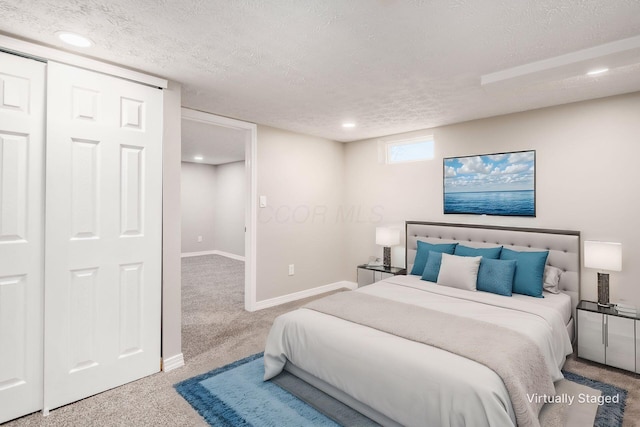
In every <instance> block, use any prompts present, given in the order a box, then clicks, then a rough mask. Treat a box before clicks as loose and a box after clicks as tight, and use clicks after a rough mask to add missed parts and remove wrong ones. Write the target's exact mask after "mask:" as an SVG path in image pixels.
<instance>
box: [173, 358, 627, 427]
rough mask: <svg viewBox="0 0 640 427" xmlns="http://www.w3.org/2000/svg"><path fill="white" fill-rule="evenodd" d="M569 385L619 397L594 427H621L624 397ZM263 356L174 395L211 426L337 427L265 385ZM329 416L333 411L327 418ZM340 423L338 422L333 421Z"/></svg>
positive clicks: (601, 410) (605, 387) (605, 388)
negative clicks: (182, 399) (184, 401)
mask: <svg viewBox="0 0 640 427" xmlns="http://www.w3.org/2000/svg"><path fill="white" fill-rule="evenodd" d="M563 373H564V376H565V378H566V379H567V380H569V381H573V382H575V383H578V384H582V385H585V386H588V387H591V388H594V389H597V390H600V391H601V392H602V394H603V396H611V397H614V396H619V402H618V403H604V404H603V405H600V406H599V407H598V412H597V414H596V419H595V422H594V427H621V426H622V418H623V416H624V408H625V402H626V399H627V391H626V390H623V389H621V388H618V387H615V386H612V385H610V384H605V383H602V382H599V381H595V380H592V379H589V378H585V377H583V376H580V375H577V374H574V373H572V372H566V371H564V372H563ZM263 376H264V362H263V359H262V353H258V354H254V355H253V356H249V357H247V358H244V359H242V360H238V361H237V362H234V363H231V364H230V365H227V366H223V367H222V368H218V369H215V370H213V371H211V372H207V373H206V374H203V375H199V376H197V377H193V378H190V379H188V380H185V381H182V382H181V383H178V384H176V385H175V388H176V390H177V391H178V393H180V394H181V395H182V397H184V398H185V400H186V401H187V402H189V403H190V404H191V406H193V407H194V409H195V410H196V411H198V413H199V414H200V415H202V417H204V419H205V420H206V421H207V422H208V423H209V424H210V425H212V426H216V427H217V426H230V427H232V426H233V427H235V426H255V427H262V426H274V427H275V426H278V427H289V426H320V427H324V426H327V427H339V425H340V424H338V423H336V422H335V421H334V420H332V419H331V418H329V417H327V416H326V415H324V414H322V413H321V412H319V411H318V410H316V409H314V408H313V407H311V406H309V405H308V404H307V403H306V402H304V401H303V400H301V399H299V398H297V397H295V396H294V395H292V394H291V393H289V392H288V391H286V390H284V389H283V388H281V387H279V386H278V385H277V384H275V383H274V382H271V381H263V380H262V378H263ZM327 413H328V414H329V415H331V414H332V412H331V411H329V412H327ZM335 418H336V419H340V417H335Z"/></svg>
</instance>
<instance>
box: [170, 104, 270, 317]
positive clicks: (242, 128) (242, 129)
mask: <svg viewBox="0 0 640 427" xmlns="http://www.w3.org/2000/svg"><path fill="white" fill-rule="evenodd" d="M182 123H183V134H185V132H189V130H190V129H200V131H202V132H203V134H204V135H207V134H209V135H216V134H217V135H219V136H221V137H228V138H229V139H228V141H227V142H223V143H222V144H216V143H215V141H214V140H212V139H207V138H202V141H201V142H199V143H198V144H194V145H195V146H197V147H196V148H194V150H195V149H198V150H202V151H201V152H199V153H196V152H195V151H185V150H191V147H190V144H189V142H188V141H187V140H186V139H185V138H183V161H184V160H188V161H190V162H192V163H193V162H206V161H207V156H212V157H218V160H217V162H218V163H219V164H223V163H225V162H226V164H227V166H225V167H224V168H223V167H220V169H221V170H222V169H226V170H225V174H227V175H233V174H235V175H237V170H238V167H239V166H244V178H245V179H244V187H243V194H241V195H240V197H241V198H242V199H243V200H244V212H243V218H244V228H243V229H242V225H241V232H243V233H244V242H243V243H244V244H243V245H238V244H237V234H236V235H232V234H233V233H230V234H229V233H227V235H226V236H225V239H226V240H225V243H224V245H225V246H224V248H227V249H226V250H225V249H221V250H220V252H224V253H225V255H230V256H233V255H238V259H242V257H244V308H245V310H247V311H254V310H255V303H256V297H255V295H256V290H255V286H256V282H255V271H256V268H255V263H256V257H255V254H256V238H255V234H256V216H257V215H256V213H257V206H256V199H257V197H256V173H255V168H256V139H257V127H256V125H255V124H253V123H248V122H243V121H240V120H235V119H229V118H226V117H221V116H216V115H214V114H210V113H206V112H202V111H197V110H192V109H189V108H182ZM238 146H241V147H240V149H239V147H238ZM216 148H218V149H219V150H218V152H217V153H216ZM234 151H235V152H236V154H235V157H233V152H234ZM238 152H243V154H244V158H243V159H238V156H237V153H238ZM207 153H210V154H207ZM185 156H187V157H190V158H187V157H185ZM196 156H198V157H199V158H200V157H201V159H196V158H195V157H196ZM225 156H227V157H225ZM225 159H226V160H225ZM211 162H212V163H214V161H213V160H211ZM234 169H235V171H234ZM227 190H228V189H227ZM227 192H228V191H227ZM236 195H237V194H236ZM232 216H234V215H233V214H232ZM235 216H237V215H235ZM221 220H224V219H221ZM236 229H237V227H236ZM227 231H229V230H227ZM200 236H202V242H198V240H199V237H200ZM189 238H190V239H191V240H195V243H196V244H197V243H204V238H205V236H204V235H202V234H196V235H194V236H189ZM183 241H184V240H183ZM234 242H235V243H234ZM192 243H193V242H189V245H191V244H192ZM203 246H204V245H203ZM240 246H243V250H244V254H242V255H240V254H234V252H238V249H237V248H239V247H240ZM196 247H197V246H196ZM234 248H235V249H234Z"/></svg>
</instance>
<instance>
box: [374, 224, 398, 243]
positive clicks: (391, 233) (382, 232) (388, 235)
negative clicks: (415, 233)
mask: <svg viewBox="0 0 640 427" xmlns="http://www.w3.org/2000/svg"><path fill="white" fill-rule="evenodd" d="M399 243H400V230H396V229H393V228H386V227H376V245H382V246H394V245H397V244H399Z"/></svg>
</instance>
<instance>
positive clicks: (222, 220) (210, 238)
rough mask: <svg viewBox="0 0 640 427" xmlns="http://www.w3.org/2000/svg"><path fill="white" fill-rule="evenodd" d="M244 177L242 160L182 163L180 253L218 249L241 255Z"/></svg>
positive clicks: (243, 217) (242, 244) (244, 193)
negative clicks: (222, 163)
mask: <svg viewBox="0 0 640 427" xmlns="http://www.w3.org/2000/svg"><path fill="white" fill-rule="evenodd" d="M245 180H246V179H245V167H244V162H243V161H242V162H234V163H227V164H224V165H217V166H214V165H207V164H201V163H191V162H182V179H181V181H182V187H181V188H182V193H181V200H182V202H181V203H182V253H189V252H202V251H213V250H217V251H222V252H227V253H230V254H234V255H238V256H244V222H245V199H246V192H245V191H246V190H245V188H246V185H245ZM198 236H202V242H198Z"/></svg>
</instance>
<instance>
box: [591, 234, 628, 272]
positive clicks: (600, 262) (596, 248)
mask: <svg viewBox="0 0 640 427" xmlns="http://www.w3.org/2000/svg"><path fill="white" fill-rule="evenodd" d="M584 266H585V267H587V268H596V269H598V270H609V271H622V244H620V243H613V242H596V241H588V240H587V241H585V242H584Z"/></svg>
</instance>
